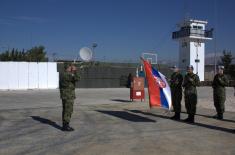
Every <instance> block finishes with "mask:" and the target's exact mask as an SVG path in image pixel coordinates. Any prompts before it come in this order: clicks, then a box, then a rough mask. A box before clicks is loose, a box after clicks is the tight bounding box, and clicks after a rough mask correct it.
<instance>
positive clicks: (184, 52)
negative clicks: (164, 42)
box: [172, 19, 213, 81]
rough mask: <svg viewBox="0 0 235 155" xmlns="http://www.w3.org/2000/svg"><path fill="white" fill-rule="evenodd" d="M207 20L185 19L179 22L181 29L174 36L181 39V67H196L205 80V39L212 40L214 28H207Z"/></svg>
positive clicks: (197, 72)
mask: <svg viewBox="0 0 235 155" xmlns="http://www.w3.org/2000/svg"><path fill="white" fill-rule="evenodd" d="M206 24H207V21H200V20H192V19H190V20H185V21H183V22H182V23H180V24H178V27H179V29H180V30H178V31H176V32H173V34H172V38H173V39H174V40H177V41H179V68H180V69H183V70H185V69H186V67H187V66H188V65H192V66H193V67H194V73H196V74H198V76H199V78H200V80H201V81H204V68H205V41H206V40H212V32H213V29H210V30H206V29H205V26H206Z"/></svg>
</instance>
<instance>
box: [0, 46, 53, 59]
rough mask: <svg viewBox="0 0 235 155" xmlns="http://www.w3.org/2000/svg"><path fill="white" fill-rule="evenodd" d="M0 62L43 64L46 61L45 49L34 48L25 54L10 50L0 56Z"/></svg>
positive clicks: (40, 47)
mask: <svg viewBox="0 0 235 155" xmlns="http://www.w3.org/2000/svg"><path fill="white" fill-rule="evenodd" d="M0 61H34V62H45V61H48V58H47V57H46V52H45V47H43V46H35V47H33V48H32V49H30V50H27V51H26V52H25V51H24V49H23V50H22V51H20V50H18V49H14V48H13V49H12V50H11V52H10V51H5V52H4V53H1V54H0Z"/></svg>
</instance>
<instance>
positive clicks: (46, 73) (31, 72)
mask: <svg viewBox="0 0 235 155" xmlns="http://www.w3.org/2000/svg"><path fill="white" fill-rule="evenodd" d="M58 87H59V73H58V72H57V64H56V63H46V62H41V63H37V62H30V63H28V62H0V89H2V90H3V89H4V90H5V89H10V90H15V89H55V88H58Z"/></svg>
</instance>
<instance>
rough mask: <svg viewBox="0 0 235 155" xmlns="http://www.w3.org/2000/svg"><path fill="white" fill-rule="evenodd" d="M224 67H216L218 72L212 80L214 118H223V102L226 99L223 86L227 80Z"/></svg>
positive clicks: (226, 83)
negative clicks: (215, 112)
mask: <svg viewBox="0 0 235 155" xmlns="http://www.w3.org/2000/svg"><path fill="white" fill-rule="evenodd" d="M223 70H224V67H223V66H219V67H218V74H216V75H215V77H214V80H213V82H212V87H213V99H214V105H215V108H216V111H217V115H216V116H214V118H217V119H223V113H224V102H225V100H226V93H225V86H227V85H228V80H227V78H226V76H225V75H224V73H223Z"/></svg>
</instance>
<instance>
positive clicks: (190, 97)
mask: <svg viewBox="0 0 235 155" xmlns="http://www.w3.org/2000/svg"><path fill="white" fill-rule="evenodd" d="M199 83H200V80H199V77H198V75H197V74H194V73H193V66H192V65H190V66H188V67H187V74H186V75H185V77H184V82H183V87H184V97H185V107H186V110H187V113H188V118H187V119H185V120H184V121H185V122H188V123H194V116H195V114H196V105H197V88H196V87H197V86H199Z"/></svg>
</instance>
